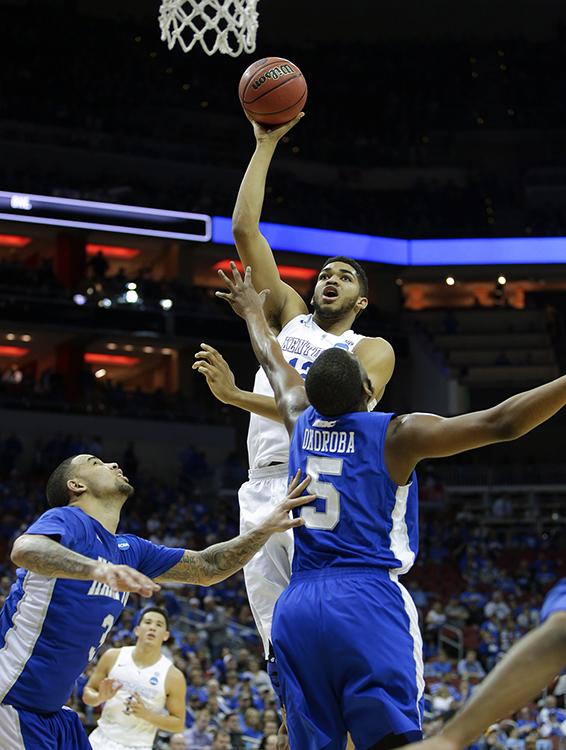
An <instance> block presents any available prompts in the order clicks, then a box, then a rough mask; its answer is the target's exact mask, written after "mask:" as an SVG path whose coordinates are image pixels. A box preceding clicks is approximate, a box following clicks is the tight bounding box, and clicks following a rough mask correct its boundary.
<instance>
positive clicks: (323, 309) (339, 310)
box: [312, 297, 358, 320]
mask: <svg viewBox="0 0 566 750" xmlns="http://www.w3.org/2000/svg"><path fill="white" fill-rule="evenodd" d="M357 301H358V300H357V298H356V299H351V300H347V299H346V300H343V301H342V302H341V303H340V304H339V305H332V307H330V306H329V305H323V304H321V303H320V302H319V301H318V300H317V299H316V297H314V298H313V301H312V306H313V309H314V312H315V314H316V316H317V317H318V318H323V319H324V318H326V319H327V320H336V319H338V318H345V317H346V315H349V314H350V313H351V312H352V310H353V309H354V307H355V304H356V302H357Z"/></svg>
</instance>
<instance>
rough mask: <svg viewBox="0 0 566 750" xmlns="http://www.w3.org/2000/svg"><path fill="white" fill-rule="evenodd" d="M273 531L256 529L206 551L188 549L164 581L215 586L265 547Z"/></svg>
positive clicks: (164, 577)
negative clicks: (269, 532) (270, 532)
mask: <svg viewBox="0 0 566 750" xmlns="http://www.w3.org/2000/svg"><path fill="white" fill-rule="evenodd" d="M269 537H270V534H268V533H266V532H264V531H258V530H257V529H253V530H252V531H248V532H247V533H246V534H241V535H240V536H237V537H235V538H234V539H229V540H228V541H227V542H220V543H219V544H213V545H212V547H207V548H206V549H205V550H203V551H202V552H192V551H191V550H185V553H184V555H183V557H182V558H181V560H180V561H179V562H178V563H177V564H176V565H174V566H173V567H172V568H170V569H169V570H168V571H166V572H165V573H164V574H163V575H161V576H160V577H159V579H158V580H160V581H177V582H179V583H196V584H200V585H201V586H211V585H212V584H214V583H219V582H220V581H223V580H224V579H225V578H229V577H230V576H231V575H234V573H237V572H238V570H240V569H241V568H243V567H244V565H245V564H246V563H247V562H249V561H250V560H251V559H252V557H253V556H254V555H255V553H256V552H257V551H258V550H259V549H261V548H262V547H263V545H264V544H265V543H266V541H267V540H268V539H269Z"/></svg>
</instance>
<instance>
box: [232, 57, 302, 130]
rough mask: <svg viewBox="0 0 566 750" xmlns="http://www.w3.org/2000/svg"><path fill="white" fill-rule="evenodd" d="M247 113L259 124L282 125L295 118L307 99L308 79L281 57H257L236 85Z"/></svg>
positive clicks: (292, 64)
mask: <svg viewBox="0 0 566 750" xmlns="http://www.w3.org/2000/svg"><path fill="white" fill-rule="evenodd" d="M238 95H239V97H240V102H241V104H242V107H243V108H244V111H245V112H246V114H247V115H248V116H249V117H251V118H252V119H253V120H256V121H257V122H259V123H261V124H262V125H283V124H284V123H286V122H289V121H290V120H292V119H293V118H295V117H296V116H297V115H298V114H299V112H301V110H302V109H303V108H304V106H305V102H306V100H307V82H306V81H305V77H304V76H303V74H302V73H301V71H300V70H299V68H298V67H297V66H296V65H295V64H294V63H292V62H291V61H290V60H286V59H285V58H284V57H264V58H262V59H261V60H256V62H254V63H252V64H251V65H250V66H249V67H248V68H247V69H246V70H245V72H244V74H243V75H242V77H241V78H240V85H239V86H238Z"/></svg>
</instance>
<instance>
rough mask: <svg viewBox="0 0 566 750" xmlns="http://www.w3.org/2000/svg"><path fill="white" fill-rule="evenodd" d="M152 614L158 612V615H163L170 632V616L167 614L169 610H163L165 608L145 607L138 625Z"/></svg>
mask: <svg viewBox="0 0 566 750" xmlns="http://www.w3.org/2000/svg"><path fill="white" fill-rule="evenodd" d="M150 612H157V614H158V615H161V617H163V619H164V620H165V627H166V628H167V630H169V615H168V614H167V610H166V609H163V607H145V609H142V611H141V612H140V619H139V620H138V625H139V624H140V622H141V621H142V620H143V618H144V617H145V616H146V615H148V614H149V613H150ZM136 627H137V626H136Z"/></svg>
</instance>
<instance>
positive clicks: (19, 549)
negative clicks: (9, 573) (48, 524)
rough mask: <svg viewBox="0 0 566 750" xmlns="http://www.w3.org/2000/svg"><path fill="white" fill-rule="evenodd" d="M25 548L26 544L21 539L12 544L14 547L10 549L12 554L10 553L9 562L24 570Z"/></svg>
mask: <svg viewBox="0 0 566 750" xmlns="http://www.w3.org/2000/svg"><path fill="white" fill-rule="evenodd" d="M26 547H27V543H26V540H25V539H23V538H22V537H18V539H16V541H15V542H14V546H13V547H12V552H11V553H10V560H11V561H12V562H13V563H14V565H15V566H16V567H17V568H25V567H26V557H27V554H26Z"/></svg>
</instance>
